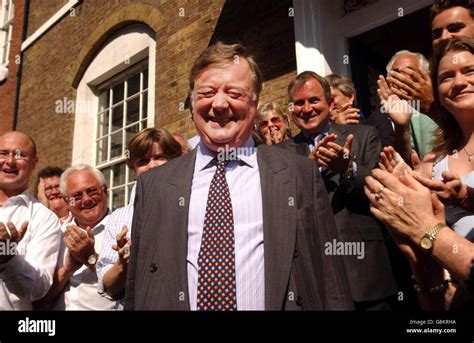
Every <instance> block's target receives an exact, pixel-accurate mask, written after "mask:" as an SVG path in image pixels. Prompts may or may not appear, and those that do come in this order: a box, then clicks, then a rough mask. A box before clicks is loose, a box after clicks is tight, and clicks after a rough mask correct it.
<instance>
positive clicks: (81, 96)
mask: <svg viewBox="0 0 474 343" xmlns="http://www.w3.org/2000/svg"><path fill="white" fill-rule="evenodd" d="M155 53H156V42H155V40H154V32H152V31H151V30H149V29H148V28H146V27H144V26H143V25H136V26H135V25H133V26H129V27H127V28H125V29H124V30H122V31H119V32H117V33H116V34H115V35H114V36H113V37H111V38H110V39H109V40H108V41H107V42H106V43H105V44H104V46H103V47H102V48H101V49H100V51H99V52H98V53H97V55H96V56H95V58H94V60H93V61H92V62H91V63H90V65H89V66H88V68H87V70H86V71H85V73H84V75H83V77H82V79H81V81H80V82H79V86H78V87H77V95H76V101H77V104H78V105H79V104H80V103H81V102H84V101H85V102H86V103H87V104H89V105H90V107H91V108H94V109H98V105H99V98H98V94H97V88H98V87H99V86H100V85H101V84H103V83H104V82H106V81H107V80H109V79H113V77H114V75H117V74H119V73H121V72H123V71H125V70H126V69H129V68H130V66H132V65H134V64H136V63H138V62H140V61H141V60H142V59H143V58H145V57H148V75H149V78H148V94H151V97H150V96H149V97H148V101H149V102H148V109H149V112H148V118H149V119H148V122H147V125H149V124H150V122H151V123H152V124H151V125H149V126H153V124H154V119H155V118H154V114H155V111H154V94H155V60H156V59H155ZM125 61H126V62H129V63H125ZM150 99H151V100H150ZM96 113H97V111H91V113H87V114H85V113H79V111H77V110H76V114H75V120H74V141H73V142H74V144H73V152H72V164H77V163H87V164H90V165H96V149H95V139H96V131H97V120H96ZM150 118H151V119H150Z"/></svg>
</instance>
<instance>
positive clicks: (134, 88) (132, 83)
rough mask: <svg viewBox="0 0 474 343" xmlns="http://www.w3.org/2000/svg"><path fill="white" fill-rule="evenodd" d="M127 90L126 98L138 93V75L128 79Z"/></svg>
mask: <svg viewBox="0 0 474 343" xmlns="http://www.w3.org/2000/svg"><path fill="white" fill-rule="evenodd" d="M127 86H128V89H127V97H128V98H129V97H131V96H132V95H134V94H137V93H138V92H140V73H138V74H136V75H134V76H132V77H131V78H130V79H128V84H127Z"/></svg>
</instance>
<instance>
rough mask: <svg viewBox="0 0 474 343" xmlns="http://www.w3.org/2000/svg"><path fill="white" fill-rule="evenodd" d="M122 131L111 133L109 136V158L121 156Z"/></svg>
mask: <svg viewBox="0 0 474 343" xmlns="http://www.w3.org/2000/svg"><path fill="white" fill-rule="evenodd" d="M122 131H123V130H120V131H119V132H116V133H113V134H112V135H111V137H112V142H111V147H110V158H111V159H112V158H115V157H119V156H122Z"/></svg>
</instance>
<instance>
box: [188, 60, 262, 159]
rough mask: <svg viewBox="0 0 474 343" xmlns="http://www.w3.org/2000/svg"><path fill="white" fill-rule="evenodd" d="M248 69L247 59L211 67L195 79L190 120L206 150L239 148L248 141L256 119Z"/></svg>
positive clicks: (254, 101) (255, 107)
mask: <svg viewBox="0 0 474 343" xmlns="http://www.w3.org/2000/svg"><path fill="white" fill-rule="evenodd" d="M251 75H252V74H251V70H250V66H249V64H248V62H247V60H246V59H244V58H240V59H238V63H234V62H229V63H228V64H226V65H223V66H210V67H208V68H207V69H205V70H204V71H203V72H202V73H201V74H199V75H198V77H197V78H196V81H195V84H194V93H193V120H194V123H195V125H196V129H197V131H198V132H199V135H200V136H201V139H202V140H203V142H204V143H205V144H206V146H207V147H208V148H209V149H211V150H213V151H217V150H218V149H219V148H224V147H226V146H228V147H229V148H233V147H239V146H241V145H243V144H244V143H245V141H246V140H247V139H248V138H249V137H250V135H251V132H252V128H253V123H254V121H255V117H256V115H257V103H258V99H257V97H256V96H255V95H254V94H255V90H254V87H253V82H252V76H251Z"/></svg>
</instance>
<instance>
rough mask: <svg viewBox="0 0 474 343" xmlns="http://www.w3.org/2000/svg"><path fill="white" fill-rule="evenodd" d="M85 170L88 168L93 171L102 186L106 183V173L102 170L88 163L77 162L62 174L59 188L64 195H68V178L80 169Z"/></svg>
mask: <svg viewBox="0 0 474 343" xmlns="http://www.w3.org/2000/svg"><path fill="white" fill-rule="evenodd" d="M83 170H87V171H89V172H91V173H92V174H93V175H94V176H95V178H96V179H97V181H99V183H100V185H101V186H103V185H105V184H106V183H105V177H104V174H102V172H101V171H100V170H99V169H96V168H94V167H91V166H90V165H88V164H83V163H81V164H76V165H74V166H72V167H69V168H67V169H66V170H65V171H64V173H62V175H61V179H60V180H59V190H60V192H61V194H62V195H64V196H66V191H67V190H66V183H67V180H68V178H69V177H70V176H71V175H72V174H74V173H77V172H79V171H83Z"/></svg>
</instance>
